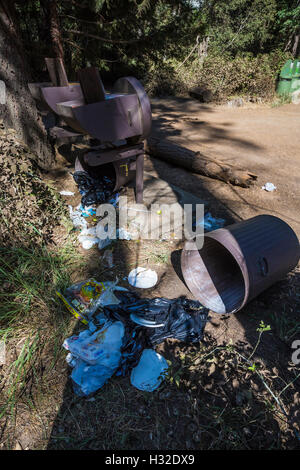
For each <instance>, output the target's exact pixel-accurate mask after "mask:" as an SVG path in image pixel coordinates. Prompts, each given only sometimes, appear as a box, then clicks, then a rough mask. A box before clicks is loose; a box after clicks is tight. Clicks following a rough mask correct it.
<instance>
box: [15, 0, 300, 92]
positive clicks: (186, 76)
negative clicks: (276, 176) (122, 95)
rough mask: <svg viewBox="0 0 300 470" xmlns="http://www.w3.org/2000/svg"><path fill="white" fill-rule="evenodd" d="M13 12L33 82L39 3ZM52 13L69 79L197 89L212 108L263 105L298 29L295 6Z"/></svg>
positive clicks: (255, 0) (176, 2) (157, 4)
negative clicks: (132, 80)
mask: <svg viewBox="0 0 300 470" xmlns="http://www.w3.org/2000/svg"><path fill="white" fill-rule="evenodd" d="M16 5H17V9H18V13H19V22H20V29H21V31H22V35H23V41H24V42H25V44H26V51H27V54H28V58H29V62H30V65H31V68H32V75H33V78H34V79H36V80H41V81H43V80H46V79H47V75H46V73H45V72H42V70H43V68H44V66H43V62H44V57H45V56H47V55H48V54H50V53H51V51H50V49H49V47H50V44H51V40H50V39H49V38H50V32H49V28H48V29H47V28H45V25H46V24H49V18H48V16H47V1H46V0H29V1H28V2H23V1H21V0H17V1H16ZM57 8H58V12H59V21H60V27H61V36H62V44H63V47H64V51H65V57H64V60H65V64H66V68H67V73H68V77H69V79H70V80H76V79H77V70H78V69H80V68H83V67H86V66H88V65H91V64H92V65H95V66H97V67H98V68H99V69H100V72H101V75H102V78H103V80H104V82H105V84H108V85H110V84H111V83H113V82H114V81H115V79H116V78H118V77H120V76H124V75H134V76H136V77H137V78H139V79H140V80H142V81H143V82H144V84H145V85H146V87H147V90H148V92H149V93H150V94H151V95H158V96H159V95H170V94H175V93H180V94H182V93H186V92H187V91H188V90H189V89H190V88H191V87H194V86H201V87H204V88H207V89H208V90H209V91H210V92H211V95H212V98H213V99H215V100H217V101H222V100H223V99H227V98H228V97H231V96H235V95H241V94H242V95H243V94H247V95H251V96H259V97H261V98H264V99H271V98H272V97H273V95H274V92H275V86H276V78H277V75H278V72H279V70H280V68H281V66H282V65H283V63H284V62H285V60H287V58H290V57H291V55H290V54H289V53H288V52H285V51H286V50H292V49H293V44H295V43H294V42H293V36H292V35H295V34H296V33H297V31H298V29H299V24H300V3H299V0H219V1H215V0H198V1H196V0H166V1H163V0H92V1H90V0H82V1H81V2H79V1H78V0H72V1H69V0H57ZM207 37H208V38H209V43H208V55H207V56H206V55H201V54H202V51H201V47H200V46H201V42H202V41H203V39H205V38H207ZM44 70H45V69H44Z"/></svg>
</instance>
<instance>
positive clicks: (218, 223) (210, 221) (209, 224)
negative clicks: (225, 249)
mask: <svg viewBox="0 0 300 470" xmlns="http://www.w3.org/2000/svg"><path fill="white" fill-rule="evenodd" d="M225 222H226V221H225V219H217V218H215V217H213V216H212V215H211V213H210V212H207V213H206V214H205V216H204V217H203V218H202V219H201V220H199V221H197V222H196V223H195V224H194V226H195V227H200V226H201V225H202V226H203V228H204V230H205V231H206V232H210V231H211V230H217V229H218V228H222V227H224V224H225Z"/></svg>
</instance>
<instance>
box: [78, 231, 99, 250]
mask: <svg viewBox="0 0 300 470" xmlns="http://www.w3.org/2000/svg"><path fill="white" fill-rule="evenodd" d="M78 240H79V242H80V243H81V246H82V248H84V249H85V250H89V249H90V248H92V247H93V246H94V245H98V243H99V239H98V237H97V236H96V227H91V228H85V229H83V230H82V231H81V233H80V235H79V236H78Z"/></svg>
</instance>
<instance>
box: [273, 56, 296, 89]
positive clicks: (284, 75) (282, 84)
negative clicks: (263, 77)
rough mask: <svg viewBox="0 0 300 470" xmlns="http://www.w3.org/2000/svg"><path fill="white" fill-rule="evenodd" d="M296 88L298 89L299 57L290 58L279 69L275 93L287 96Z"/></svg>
mask: <svg viewBox="0 0 300 470" xmlns="http://www.w3.org/2000/svg"><path fill="white" fill-rule="evenodd" d="M298 89H300V59H295V60H291V59H290V60H288V61H287V62H286V63H285V64H284V66H283V67H282V69H281V72H280V75H279V82H278V85H277V94H278V95H280V96H284V95H285V96H288V95H290V94H292V93H293V92H294V91H296V90H298Z"/></svg>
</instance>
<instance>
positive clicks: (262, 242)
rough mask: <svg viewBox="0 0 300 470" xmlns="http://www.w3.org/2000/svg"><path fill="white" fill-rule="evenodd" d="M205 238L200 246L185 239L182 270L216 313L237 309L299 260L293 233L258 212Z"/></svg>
mask: <svg viewBox="0 0 300 470" xmlns="http://www.w3.org/2000/svg"><path fill="white" fill-rule="evenodd" d="M203 237H204V244H203V247H202V248H201V249H200V250H198V249H197V246H196V243H195V241H187V242H186V243H185V246H184V249H183V251H182V254H181V269H182V274H183V277H184V280H185V282H186V284H187V286H188V288H189V289H190V291H191V292H192V293H193V294H194V296H195V298H196V299H197V300H199V301H200V302H201V303H202V304H203V305H204V306H205V307H207V308H209V309H210V310H212V311H214V312H216V313H234V312H237V311H238V310H240V309H241V308H242V307H244V305H246V303H247V302H249V300H251V299H253V298H254V297H256V296H257V295H258V294H259V293H260V292H262V291H263V290H265V289H266V288H267V287H269V286H271V285H272V284H274V283H275V282H276V281H278V280H280V279H282V278H283V277H284V276H285V275H286V274H287V273H288V272H289V271H291V270H292V269H293V268H294V267H295V266H296V265H297V263H298V261H299V255H300V249H299V241H298V238H297V236H296V234H295V233H294V231H293V230H292V229H291V227H290V226H289V225H288V224H286V223H285V222H284V221H283V220H281V219H279V218H277V217H274V216H271V215H259V216H256V217H253V218H251V219H248V220H246V221H243V222H238V223H235V224H233V225H229V226H228V227H225V228H221V229H218V230H214V231H213V232H209V233H205V234H204V235H203Z"/></svg>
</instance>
